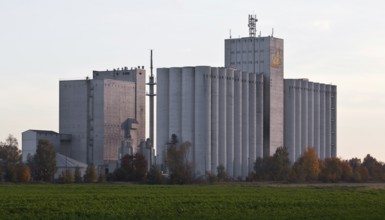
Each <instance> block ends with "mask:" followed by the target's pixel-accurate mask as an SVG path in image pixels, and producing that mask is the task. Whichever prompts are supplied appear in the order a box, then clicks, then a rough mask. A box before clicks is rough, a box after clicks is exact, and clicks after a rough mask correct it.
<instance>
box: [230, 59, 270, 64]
mask: <svg viewBox="0 0 385 220" xmlns="http://www.w3.org/2000/svg"><path fill="white" fill-rule="evenodd" d="M255 63H256V64H258V63H265V61H263V60H259V61H258V60H256V61H255ZM235 64H253V61H243V62H230V65H235Z"/></svg>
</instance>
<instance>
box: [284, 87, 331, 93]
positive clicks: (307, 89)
mask: <svg viewBox="0 0 385 220" xmlns="http://www.w3.org/2000/svg"><path fill="white" fill-rule="evenodd" d="M292 89H295V90H304V91H309V92H321V93H326V94H333V95H334V94H336V92H335V91H329V90H320V89H309V88H302V87H299V86H289V90H292Z"/></svg>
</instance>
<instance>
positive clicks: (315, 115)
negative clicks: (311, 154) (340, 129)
mask: <svg viewBox="0 0 385 220" xmlns="http://www.w3.org/2000/svg"><path fill="white" fill-rule="evenodd" d="M336 112H337V87H336V86H334V85H327V84H322V83H314V82H310V81H309V80H307V79H285V146H286V147H287V148H288V150H289V157H290V161H292V162H294V161H296V160H297V159H298V158H299V157H300V156H301V154H302V153H303V151H304V150H305V148H307V147H314V148H315V150H316V152H317V155H318V156H319V158H320V159H325V158H328V157H336V155H337V150H336V149H337V114H336Z"/></svg>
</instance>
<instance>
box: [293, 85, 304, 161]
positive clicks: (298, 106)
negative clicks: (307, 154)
mask: <svg viewBox="0 0 385 220" xmlns="http://www.w3.org/2000/svg"><path fill="white" fill-rule="evenodd" d="M301 94H302V92H301V82H300V81H299V80H295V115H296V118H295V142H294V143H295V145H294V146H295V156H296V158H295V159H296V160H297V159H298V158H299V157H300V156H301V155H302V152H303V151H304V150H305V149H304V148H302V142H301V119H302V117H301V114H302V112H301V111H302V108H301V104H302V95H301Z"/></svg>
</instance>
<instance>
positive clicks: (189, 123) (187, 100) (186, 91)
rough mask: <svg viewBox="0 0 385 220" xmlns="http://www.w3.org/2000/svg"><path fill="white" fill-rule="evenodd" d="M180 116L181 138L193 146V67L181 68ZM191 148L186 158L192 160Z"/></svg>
mask: <svg viewBox="0 0 385 220" xmlns="http://www.w3.org/2000/svg"><path fill="white" fill-rule="evenodd" d="M181 96H182V117H181V122H182V126H181V129H182V131H181V138H180V139H181V140H182V141H189V142H190V143H191V145H192V146H194V144H195V143H194V67H184V68H183V69H182V93H181ZM193 150H194V148H193V147H191V148H190V149H189V152H188V155H187V159H188V160H189V161H190V162H192V161H193Z"/></svg>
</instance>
